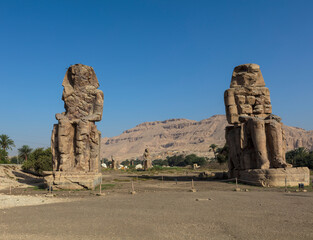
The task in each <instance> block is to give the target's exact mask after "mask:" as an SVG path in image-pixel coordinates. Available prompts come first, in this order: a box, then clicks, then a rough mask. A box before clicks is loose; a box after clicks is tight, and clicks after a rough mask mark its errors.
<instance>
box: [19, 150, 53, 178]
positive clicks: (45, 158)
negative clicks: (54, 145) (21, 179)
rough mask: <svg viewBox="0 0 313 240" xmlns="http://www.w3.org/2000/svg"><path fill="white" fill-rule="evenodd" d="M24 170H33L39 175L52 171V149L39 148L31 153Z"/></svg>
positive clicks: (23, 166) (24, 164) (23, 167)
mask: <svg viewBox="0 0 313 240" xmlns="http://www.w3.org/2000/svg"><path fill="white" fill-rule="evenodd" d="M22 169H23V170H32V171H34V172H36V173H38V174H42V171H51V170H52V153H51V149H50V148H47V149H43V148H37V149H35V150H34V151H32V152H31V154H30V155H29V158H28V159H27V160H26V161H25V162H24V163H23V165H22Z"/></svg>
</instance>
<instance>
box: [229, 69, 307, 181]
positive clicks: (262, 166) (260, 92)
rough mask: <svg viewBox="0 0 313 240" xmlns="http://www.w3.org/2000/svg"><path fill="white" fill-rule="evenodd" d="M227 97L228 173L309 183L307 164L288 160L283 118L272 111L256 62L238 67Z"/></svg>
mask: <svg viewBox="0 0 313 240" xmlns="http://www.w3.org/2000/svg"><path fill="white" fill-rule="evenodd" d="M224 101H225V107H226V116H227V121H228V123H229V124H230V126H227V127H226V131H225V135H226V143H227V145H228V147H229V156H228V170H229V171H228V175H229V177H230V178H238V179H240V180H242V181H243V182H246V183H248V184H253V185H261V186H287V185H289V186H297V185H298V184H299V183H303V184H304V185H309V183H310V172H309V169H308V168H306V167H299V168H293V167H292V165H291V164H287V163H286V159H285V152H286V139H285V135H284V131H283V128H282V123H281V118H280V117H278V116H276V115H273V114H272V105H271V99H270V92H269V89H268V88H267V87H265V82H264V79H263V76H262V73H261V70H260V66H259V65H257V64H243V65H239V66H237V67H235V69H234V71H233V75H232V79H231V84H230V88H229V89H227V90H226V91H225V94H224Z"/></svg>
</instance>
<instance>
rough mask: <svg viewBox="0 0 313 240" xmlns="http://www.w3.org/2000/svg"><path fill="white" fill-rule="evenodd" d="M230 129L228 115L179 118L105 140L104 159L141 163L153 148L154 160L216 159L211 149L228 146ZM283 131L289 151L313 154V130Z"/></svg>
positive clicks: (142, 127)
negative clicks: (179, 157) (227, 130)
mask: <svg viewBox="0 0 313 240" xmlns="http://www.w3.org/2000/svg"><path fill="white" fill-rule="evenodd" d="M227 125H228V123H227V121H226V117H225V115H214V116H212V117H210V118H208V119H204V120H201V121H195V120H188V119H182V118H179V119H169V120H164V121H155V122H144V123H141V124H139V125H137V126H135V127H134V128H131V129H129V130H126V131H124V132H123V133H122V134H121V135H119V136H115V137H111V138H106V137H105V138H102V140H101V154H100V156H101V158H108V159H110V157H111V156H112V155H113V156H114V158H115V159H117V160H119V161H123V160H126V159H136V158H139V159H140V158H141V157H142V154H143V152H144V150H145V148H149V150H150V153H151V157H152V159H158V158H165V157H166V156H172V155H175V154H191V153H195V154H197V155H198V156H206V157H212V156H213V153H212V152H210V151H209V146H210V145H211V144H213V143H214V144H216V145H218V146H219V147H222V146H224V144H225V127H226V126H227ZM283 128H284V131H285V137H286V141H287V151H289V150H292V149H295V148H298V147H305V148H307V149H309V150H313V130H310V131H306V130H304V129H302V128H298V127H290V126H286V125H284V126H283Z"/></svg>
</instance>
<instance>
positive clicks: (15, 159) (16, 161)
mask: <svg viewBox="0 0 313 240" xmlns="http://www.w3.org/2000/svg"><path fill="white" fill-rule="evenodd" d="M22 162H23V161H22V160H21V159H20V158H19V157H17V156H14V157H11V159H10V163H12V164H20V163H22Z"/></svg>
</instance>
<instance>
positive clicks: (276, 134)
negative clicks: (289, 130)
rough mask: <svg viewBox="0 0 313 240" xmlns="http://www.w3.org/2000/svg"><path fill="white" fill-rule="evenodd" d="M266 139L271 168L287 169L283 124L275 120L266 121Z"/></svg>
mask: <svg viewBox="0 0 313 240" xmlns="http://www.w3.org/2000/svg"><path fill="white" fill-rule="evenodd" d="M266 139H267V143H268V149H269V153H270V154H269V155H270V162H271V167H274V168H280V167H286V166H287V164H286V160H285V149H284V140H283V130H282V126H281V123H279V122H277V121H275V120H268V121H266Z"/></svg>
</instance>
